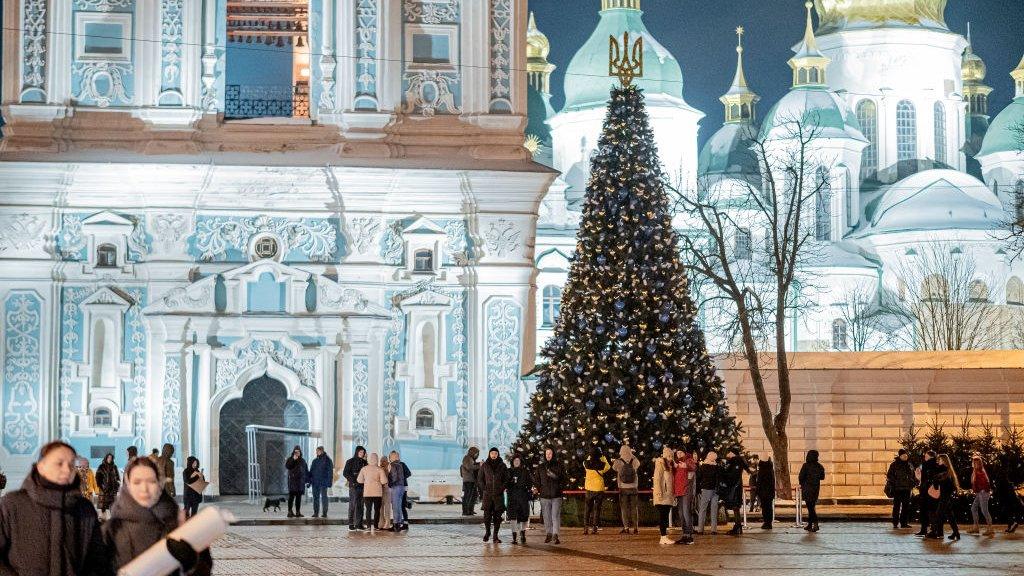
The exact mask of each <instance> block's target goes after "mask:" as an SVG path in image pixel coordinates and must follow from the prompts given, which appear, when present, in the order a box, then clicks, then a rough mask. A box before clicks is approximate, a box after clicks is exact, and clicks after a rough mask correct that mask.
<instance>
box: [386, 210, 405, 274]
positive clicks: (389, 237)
mask: <svg viewBox="0 0 1024 576" xmlns="http://www.w3.org/2000/svg"><path fill="white" fill-rule="evenodd" d="M403 244H404V242H403V241H402V221H401V220H395V221H393V222H391V223H389V224H388V227H387V229H385V230H384V235H383V236H382V237H381V239H380V257H381V260H382V261H383V262H384V263H385V264H390V265H392V266H401V265H402V253H403V252H404V250H403Z"/></svg>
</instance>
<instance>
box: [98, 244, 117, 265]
mask: <svg viewBox="0 0 1024 576" xmlns="http://www.w3.org/2000/svg"><path fill="white" fill-rule="evenodd" d="M96 266H97V267H98V268H117V247H116V246H114V245H113V244H100V245H99V246H98V247H97V248H96Z"/></svg>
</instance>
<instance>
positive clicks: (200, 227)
mask: <svg viewBox="0 0 1024 576" xmlns="http://www.w3.org/2000/svg"><path fill="white" fill-rule="evenodd" d="M264 233H272V234H274V235H276V236H277V237H278V238H280V240H281V241H282V242H283V244H284V245H283V246H282V250H283V252H284V253H285V254H287V253H288V252H291V251H293V250H299V251H301V252H302V254H303V256H305V257H306V258H308V259H309V260H310V261H312V262H331V261H333V260H335V259H336V258H337V257H338V242H337V240H338V229H337V228H336V227H335V226H334V225H333V223H332V222H331V221H329V220H312V219H310V220H288V219H286V218H271V217H269V216H254V217H251V218H235V217H220V216H217V217H206V218H200V219H199V222H198V223H197V225H196V231H195V234H194V239H195V247H196V249H197V250H198V252H199V258H201V259H202V260H204V261H212V260H216V259H218V258H223V257H224V256H225V255H226V253H227V251H228V250H229V249H234V250H237V251H239V252H242V253H245V251H246V250H247V248H248V244H249V240H250V239H252V237H253V236H255V235H257V234H264Z"/></svg>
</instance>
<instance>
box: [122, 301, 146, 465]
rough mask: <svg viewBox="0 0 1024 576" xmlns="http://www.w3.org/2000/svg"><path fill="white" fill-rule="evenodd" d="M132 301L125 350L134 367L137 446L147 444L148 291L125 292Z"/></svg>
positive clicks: (125, 319)
mask: <svg viewBox="0 0 1024 576" xmlns="http://www.w3.org/2000/svg"><path fill="white" fill-rule="evenodd" d="M125 292H126V293H127V294H128V297H129V298H131V299H132V301H133V303H132V306H131V308H129V309H128V311H127V312H125V315H124V322H125V348H126V350H127V357H128V358H130V359H131V367H132V392H133V394H134V398H133V399H132V409H133V411H134V412H135V436H134V438H133V439H132V442H133V443H134V444H135V445H136V446H145V443H146V408H147V406H146V395H147V391H148V389H149V385H148V382H147V380H146V327H145V325H144V324H143V322H142V309H143V308H144V307H145V305H146V293H147V291H146V289H144V288H129V289H127V290H125Z"/></svg>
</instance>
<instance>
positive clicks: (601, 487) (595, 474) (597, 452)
mask: <svg viewBox="0 0 1024 576" xmlns="http://www.w3.org/2000/svg"><path fill="white" fill-rule="evenodd" d="M611 468H612V466H611V464H609V463H608V459H607V458H605V456H604V454H603V453H602V452H601V449H600V448H599V447H597V446H594V447H593V448H591V450H590V456H588V457H587V460H586V461H585V462H584V463H583V471H584V474H585V475H584V478H583V490H584V491H585V492H586V493H585V494H584V495H583V502H584V507H583V534H584V535H586V534H588V533H590V532H591V531H593V533H594V534H597V530H598V528H599V527H600V525H601V505H602V504H604V491H605V489H606V487H605V483H604V475H605V474H607V473H608V471H609V470H611Z"/></svg>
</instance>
